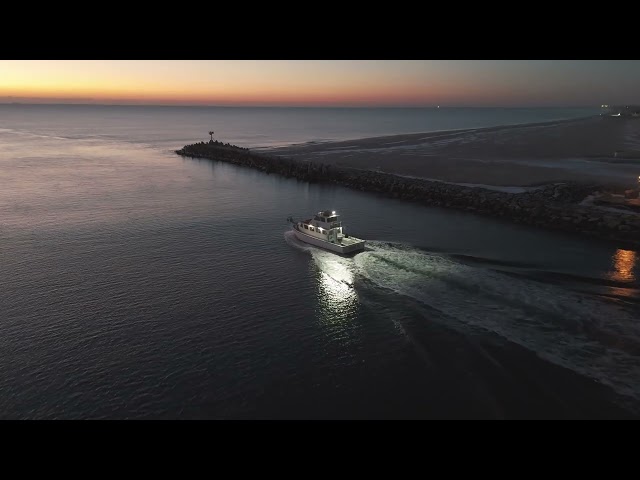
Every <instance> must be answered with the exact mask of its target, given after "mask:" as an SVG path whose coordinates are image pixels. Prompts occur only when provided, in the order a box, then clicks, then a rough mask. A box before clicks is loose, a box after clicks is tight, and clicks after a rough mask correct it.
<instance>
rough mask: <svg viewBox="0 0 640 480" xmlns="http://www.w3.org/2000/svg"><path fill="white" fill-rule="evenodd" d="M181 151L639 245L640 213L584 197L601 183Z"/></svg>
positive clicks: (207, 146)
mask: <svg viewBox="0 0 640 480" xmlns="http://www.w3.org/2000/svg"><path fill="white" fill-rule="evenodd" d="M176 153H177V154H178V155H182V156H186V157H194V158H208V159H211V160H217V161H221V162H227V163H232V164H234V165H240V166H244V167H250V168H254V169H257V170H260V171H262V172H265V173H268V174H271V173H273V174H278V175H281V176H284V177H289V178H296V179H298V180H300V181H304V182H309V183H328V184H335V185H341V186H344V187H347V188H352V189H356V190H360V191H363V192H372V193H377V194H381V195H384V196H388V197H391V198H397V199H402V200H408V201H412V202H417V203H421V204H424V205H430V206H437V207H445V208H454V209H458V210H464V211H468V212H473V213H477V214H482V215H489V216H493V217H499V218H503V219H505V220H509V221H513V222H516V223H521V224H526V225H533V226H538V227H542V228H546V229H551V230H560V231H565V232H573V233H580V234H582V235H587V236H591V237H596V238H601V239H606V240H611V241H614V242H616V243H619V244H624V245H628V246H630V247H638V246H640V212H639V211H633V210H632V209H630V208H626V209H625V208H624V207H621V208H612V207H603V206H600V205H597V204H594V203H593V202H591V203H589V202H585V201H584V200H585V199H587V198H589V197H591V198H592V197H593V196H594V195H597V194H598V193H599V192H601V191H602V190H603V187H602V186H599V185H595V184H591V185H586V184H579V183H571V182H567V183H556V184H552V185H546V186H541V187H539V188H536V189H531V190H530V191H527V192H523V193H507V192H502V191H493V190H488V189H485V188H480V187H470V186H463V185H456V184H450V183H444V182H438V181H430V180H424V179H419V178H407V177H401V176H397V175H392V174H388V173H383V172H376V171H369V170H359V169H354V168H347V167H340V166H335V165H327V164H323V163H315V162H307V161H298V160H294V159H291V158H284V157H277V156H273V155H265V154H259V153H254V152H251V151H250V150H249V149H246V148H241V147H237V146H234V145H230V144H228V143H227V144H223V143H221V142H208V143H205V142H201V143H196V144H193V145H187V146H185V147H183V148H182V149H180V150H177V151H176Z"/></svg>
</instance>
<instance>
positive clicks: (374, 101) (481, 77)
mask: <svg viewBox="0 0 640 480" xmlns="http://www.w3.org/2000/svg"><path fill="white" fill-rule="evenodd" d="M638 85H640V61H638V60H415V61H414V60H379V61H374V60H0V103H12V102H23V103H97V104H156V105H220V106H305V107H313V106H318V107H322V106H325V107H339V106H345V107H377V106H380V107H394V106H396V107H430V106H436V105H440V106H445V107H446V106H455V107H462V106H468V107H474V106H478V107H535V106H541V107H543V106H558V107H572V106H576V107H582V106H584V107H593V106H599V105H601V104H640V88H639V87H638Z"/></svg>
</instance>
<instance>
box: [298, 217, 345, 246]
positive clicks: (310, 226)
mask: <svg viewBox="0 0 640 480" xmlns="http://www.w3.org/2000/svg"><path fill="white" fill-rule="evenodd" d="M298 227H299V229H300V232H302V233H306V234H308V235H311V236H313V237H316V238H319V239H322V240H326V241H328V242H335V243H337V242H339V241H340V240H341V239H342V237H343V233H342V222H341V221H340V215H338V214H336V212H335V211H332V210H325V211H322V212H318V213H316V214H315V215H314V216H313V218H309V219H307V220H303V221H302V222H298Z"/></svg>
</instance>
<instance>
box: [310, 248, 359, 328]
mask: <svg viewBox="0 0 640 480" xmlns="http://www.w3.org/2000/svg"><path fill="white" fill-rule="evenodd" d="M314 259H315V263H316V265H317V267H318V302H319V308H320V318H321V320H322V322H323V323H326V324H336V323H341V322H343V321H344V320H345V319H347V318H349V317H350V316H352V315H353V314H354V311H355V310H356V309H357V308H358V304H359V302H358V292H357V291H356V289H355V287H354V285H353V283H354V274H353V270H352V268H353V265H352V262H353V261H352V260H350V259H345V258H342V257H338V256H336V255H334V254H331V253H324V252H322V253H317V254H315V255H314Z"/></svg>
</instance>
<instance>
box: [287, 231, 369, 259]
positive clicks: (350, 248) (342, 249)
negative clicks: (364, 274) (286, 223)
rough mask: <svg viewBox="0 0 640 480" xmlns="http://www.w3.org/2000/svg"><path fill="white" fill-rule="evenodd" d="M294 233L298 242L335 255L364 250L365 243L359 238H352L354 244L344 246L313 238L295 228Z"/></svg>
mask: <svg viewBox="0 0 640 480" xmlns="http://www.w3.org/2000/svg"><path fill="white" fill-rule="evenodd" d="M293 233H294V235H295V236H296V238H297V239H298V240H300V241H301V242H305V243H308V244H310V245H314V246H316V247H320V248H324V249H325V250H330V251H332V252H335V253H343V254H344V253H353V252H359V251H362V250H364V244H365V241H364V240H361V239H359V238H354V237H350V241H351V242H353V243H350V244H347V245H343V244H340V243H332V242H327V241H326V240H321V239H319V238H316V237H312V236H311V235H307V234H306V233H302V232H301V231H299V230H298V229H296V228H295V227H293Z"/></svg>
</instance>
